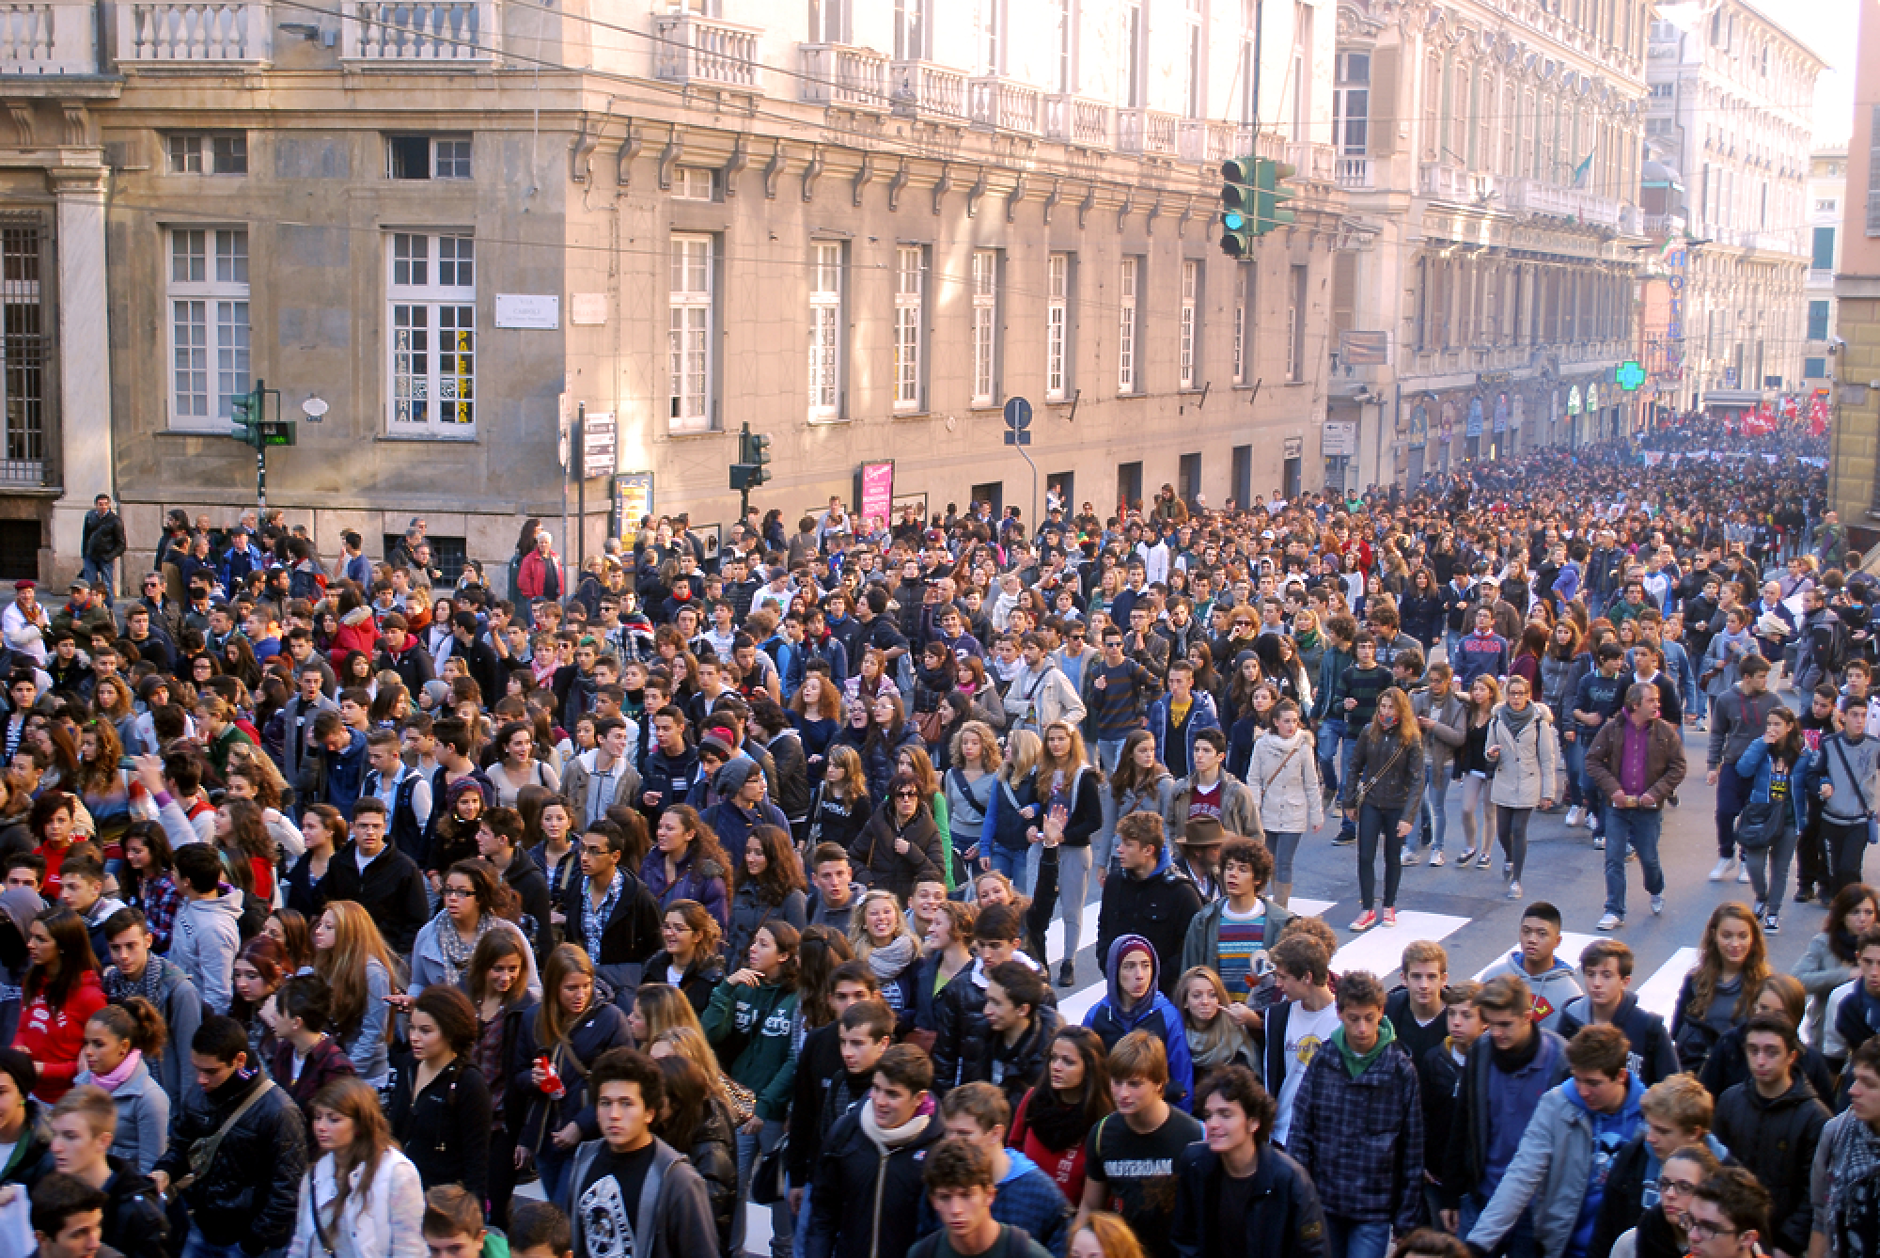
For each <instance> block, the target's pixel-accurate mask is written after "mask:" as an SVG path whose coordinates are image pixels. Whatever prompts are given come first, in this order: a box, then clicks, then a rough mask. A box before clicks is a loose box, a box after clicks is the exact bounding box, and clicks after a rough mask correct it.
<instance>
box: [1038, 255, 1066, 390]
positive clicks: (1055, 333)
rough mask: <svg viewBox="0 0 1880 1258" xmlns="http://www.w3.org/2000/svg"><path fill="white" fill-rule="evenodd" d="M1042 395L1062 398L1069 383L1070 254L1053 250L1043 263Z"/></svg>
mask: <svg viewBox="0 0 1880 1258" xmlns="http://www.w3.org/2000/svg"><path fill="white" fill-rule="evenodd" d="M1044 300H1045V307H1044V395H1045V397H1047V398H1049V399H1051V400H1052V401H1062V400H1063V399H1064V398H1066V397H1068V396H1069V395H1070V384H1071V347H1070V325H1071V255H1070V254H1068V253H1054V254H1052V255H1051V257H1050V259H1049V260H1048V261H1047V262H1046V263H1045V299H1044Z"/></svg>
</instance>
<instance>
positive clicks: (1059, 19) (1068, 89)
mask: <svg viewBox="0 0 1880 1258" xmlns="http://www.w3.org/2000/svg"><path fill="white" fill-rule="evenodd" d="M1076 2H1077V0H1057V2H1056V4H1055V5H1053V6H1052V7H1053V14H1052V20H1053V21H1054V23H1055V24H1056V28H1057V29H1056V30H1055V31H1054V32H1053V35H1054V43H1053V46H1054V47H1055V48H1056V49H1057V90H1058V91H1059V92H1060V93H1061V94H1063V95H1066V96H1068V95H1069V94H1070V93H1072V92H1074V91H1076V90H1077V14H1076V10H1075V9H1074V8H1073V6H1074V5H1075V4H1076Z"/></svg>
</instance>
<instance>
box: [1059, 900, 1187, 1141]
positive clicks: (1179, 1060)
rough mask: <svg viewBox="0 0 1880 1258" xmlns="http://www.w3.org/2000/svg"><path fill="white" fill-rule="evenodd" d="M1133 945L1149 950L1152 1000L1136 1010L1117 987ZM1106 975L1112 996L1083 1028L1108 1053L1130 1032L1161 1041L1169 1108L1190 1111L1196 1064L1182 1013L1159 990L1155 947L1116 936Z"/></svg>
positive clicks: (1159, 964) (1159, 967)
mask: <svg viewBox="0 0 1880 1258" xmlns="http://www.w3.org/2000/svg"><path fill="white" fill-rule="evenodd" d="M1132 945H1135V946H1140V947H1142V948H1144V949H1147V951H1148V953H1149V967H1150V976H1149V996H1148V998H1147V999H1145V1000H1141V1001H1138V1002H1137V1003H1136V1005H1135V1006H1134V1007H1133V1008H1131V1007H1129V1006H1128V1005H1127V1004H1126V1003H1125V1001H1124V997H1123V993H1122V991H1121V989H1119V988H1118V987H1117V970H1118V968H1119V966H1120V965H1121V963H1122V959H1123V950H1124V949H1125V948H1128V947H1130V946H1132ZM1104 972H1105V973H1106V974H1108V975H1109V976H1110V977H1109V987H1110V993H1109V995H1107V996H1105V997H1104V998H1103V999H1102V1000H1099V1001H1098V1002H1097V1003H1096V1004H1095V1006H1093V1007H1092V1008H1091V1010H1090V1012H1089V1013H1087V1014H1085V1015H1084V1025H1085V1026H1087V1027H1089V1028H1090V1029H1091V1030H1093V1031H1095V1032H1096V1033H1097V1034H1098V1036H1100V1037H1101V1038H1102V1040H1103V1047H1104V1048H1105V1049H1106V1050H1108V1049H1113V1048H1115V1047H1116V1046H1117V1044H1118V1043H1119V1042H1120V1041H1121V1040H1122V1038H1123V1037H1124V1036H1125V1035H1128V1034H1129V1033H1130V1032H1131V1031H1147V1032H1148V1033H1149V1034H1150V1035H1153V1036H1155V1037H1156V1038H1157V1039H1159V1040H1161V1041H1162V1047H1163V1048H1165V1049H1166V1050H1168V1087H1167V1088H1166V1089H1165V1090H1164V1095H1165V1096H1166V1097H1167V1098H1168V1102H1169V1104H1171V1105H1174V1106H1176V1107H1177V1108H1178V1109H1181V1110H1183V1111H1188V1110H1189V1109H1190V1107H1191V1106H1192V1105H1193V1099H1192V1096H1191V1094H1192V1093H1193V1092H1194V1088H1195V1067H1194V1061H1193V1059H1192V1058H1190V1057H1189V1055H1188V1031H1187V1029H1186V1028H1185V1027H1184V1026H1183V1025H1182V1015H1181V1013H1180V1012H1179V1011H1178V1010H1177V1009H1176V1008H1175V1006H1174V1004H1173V1003H1172V1002H1171V1001H1170V1000H1169V998H1168V997H1167V996H1164V995H1163V994H1162V993H1161V991H1160V990H1158V988H1159V987H1160V984H1161V978H1162V962H1161V960H1160V959H1159V958H1158V957H1157V956H1156V954H1155V948H1154V946H1153V945H1151V944H1150V943H1149V941H1148V940H1147V939H1144V938H1143V937H1142V936H1141V935H1119V936H1117V938H1116V941H1115V942H1114V943H1112V944H1111V945H1110V955H1109V957H1108V964H1107V965H1105V966H1104Z"/></svg>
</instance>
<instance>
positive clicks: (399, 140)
mask: <svg viewBox="0 0 1880 1258" xmlns="http://www.w3.org/2000/svg"><path fill="white" fill-rule="evenodd" d="M385 160H386V172H387V173H388V174H389V175H390V176H391V177H392V178H393V179H468V178H470V137H469V136H467V135H455V136H430V135H394V136H387V137H386V140H385Z"/></svg>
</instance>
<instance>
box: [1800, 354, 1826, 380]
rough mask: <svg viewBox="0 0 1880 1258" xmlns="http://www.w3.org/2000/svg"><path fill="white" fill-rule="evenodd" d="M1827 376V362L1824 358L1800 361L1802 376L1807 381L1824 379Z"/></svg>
mask: <svg viewBox="0 0 1880 1258" xmlns="http://www.w3.org/2000/svg"><path fill="white" fill-rule="evenodd" d="M1827 374H1828V360H1827V359H1825V358H1804V359H1802V375H1803V377H1804V378H1806V379H1809V380H1821V379H1825V378H1826V377H1827Z"/></svg>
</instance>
